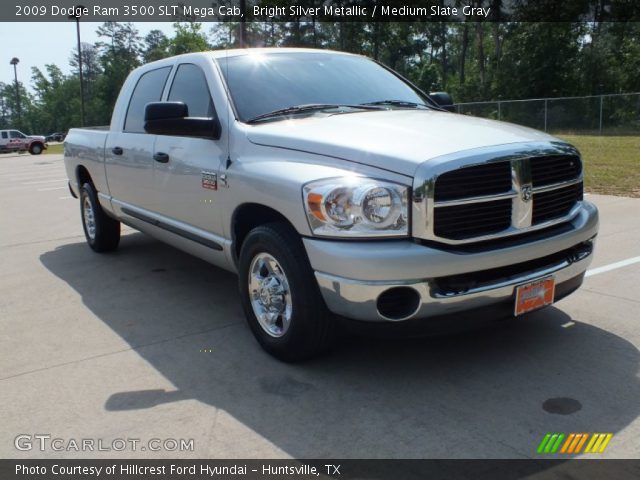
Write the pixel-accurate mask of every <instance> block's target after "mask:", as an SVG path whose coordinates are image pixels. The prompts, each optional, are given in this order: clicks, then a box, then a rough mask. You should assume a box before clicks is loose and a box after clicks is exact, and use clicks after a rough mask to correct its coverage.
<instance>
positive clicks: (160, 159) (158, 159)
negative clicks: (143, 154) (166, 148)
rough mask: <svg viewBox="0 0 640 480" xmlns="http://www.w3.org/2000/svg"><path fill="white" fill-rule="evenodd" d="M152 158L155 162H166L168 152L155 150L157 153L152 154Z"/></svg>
mask: <svg viewBox="0 0 640 480" xmlns="http://www.w3.org/2000/svg"><path fill="white" fill-rule="evenodd" d="M153 159H154V160H155V161H156V162H160V163H167V162H168V161H169V154H168V153H162V152H157V153H154V154H153Z"/></svg>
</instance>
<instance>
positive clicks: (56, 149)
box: [43, 143, 64, 154]
mask: <svg viewBox="0 0 640 480" xmlns="http://www.w3.org/2000/svg"><path fill="white" fill-rule="evenodd" d="M63 147H64V145H63V144H62V143H57V144H55V145H49V147H47V149H46V150H45V151H44V152H43V153H46V154H50V153H60V154H62V153H64V148H63Z"/></svg>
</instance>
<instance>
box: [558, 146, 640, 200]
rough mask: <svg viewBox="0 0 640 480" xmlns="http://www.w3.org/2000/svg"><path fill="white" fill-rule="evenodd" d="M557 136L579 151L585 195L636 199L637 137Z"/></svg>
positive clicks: (639, 183)
mask: <svg viewBox="0 0 640 480" xmlns="http://www.w3.org/2000/svg"><path fill="white" fill-rule="evenodd" d="M557 136H558V137H560V138H562V139H563V140H566V141H567V142H569V143H571V144H572V145H574V146H575V147H576V148H577V149H578V150H580V153H581V154H582V160H583V162H584V180H585V190H586V191H588V192H593V193H605V194H609V195H622V196H626V197H640V136H637V137H631V136H629V137H607V136H591V135H562V134H560V135H557Z"/></svg>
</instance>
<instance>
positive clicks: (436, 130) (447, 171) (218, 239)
mask: <svg viewBox="0 0 640 480" xmlns="http://www.w3.org/2000/svg"><path fill="white" fill-rule="evenodd" d="M443 100H446V95H439V96H438V95H436V96H433V97H429V96H428V95H426V94H425V93H423V92H421V91H420V90H419V89H417V88H416V87H415V86H413V85H412V84H410V83H409V82H408V81H406V80H405V79H403V78H402V77H400V76H399V75H397V74H396V73H394V72H393V71H391V70H389V69H387V68H386V67H384V66H382V65H380V64H378V63H376V62H374V61H372V60H369V59H367V58H364V57H361V56H357V55H351V54H345V53H339V52H329V51H318V50H302V49H260V50H229V51H220V52H206V53H197V54H187V55H182V56H178V57H173V58H168V59H165V60H160V61H157V62H153V63H150V64H148V65H144V66H142V67H140V68H138V69H136V70H135V71H133V72H132V73H131V74H130V75H129V77H128V79H127V80H126V82H125V84H124V86H123V87H122V91H121V92H120V96H119V97H118V101H117V103H116V105H115V109H114V112H113V117H112V120H111V126H110V128H109V129H103V130H101V129H73V130H71V131H70V133H69V136H68V137H67V139H66V142H65V165H66V170H67V174H68V177H69V183H70V188H71V190H72V193H73V194H74V195H75V196H77V197H79V198H80V209H81V218H82V222H83V226H84V231H85V234H86V238H87V242H88V243H89V245H90V246H91V248H93V250H95V251H97V252H104V251H109V250H114V249H115V248H116V247H117V246H118V241H119V237H120V222H122V223H125V224H127V225H130V226H132V227H134V228H136V229H138V230H141V231H143V232H146V233H148V234H150V235H152V236H154V237H156V238H158V239H160V240H163V241H165V242H167V243H169V244H171V245H174V246H176V247H178V248H180V249H182V250H185V251H187V252H190V253H192V254H194V255H197V256H198V257H201V258H203V259H205V260H207V261H209V262H211V263H213V264H215V265H217V266H219V267H222V268H224V269H227V270H230V271H233V272H236V273H237V274H238V277H239V288H240V293H241V299H242V300H241V301H242V305H243V308H244V311H245V313H246V316H247V320H248V323H249V326H250V327H251V330H252V331H253V333H254V335H255V336H256V338H257V340H258V341H259V343H260V344H261V345H262V346H263V347H264V348H265V349H266V350H267V351H268V352H270V353H271V354H273V355H275V356H276V357H278V358H281V359H284V360H298V359H302V358H305V357H309V356H311V355H314V354H317V353H318V352H320V351H322V350H323V349H324V348H326V347H327V346H328V344H329V343H330V340H331V338H332V336H333V333H334V331H335V329H336V321H337V320H336V319H337V318H339V317H343V318H344V317H346V318H349V319H355V320H361V321H370V322H386V323H392V322H396V323H403V324H405V325H406V324H407V322H409V323H410V324H411V323H420V324H430V323H431V322H435V321H436V320H438V321H441V320H445V321H446V322H447V323H449V324H455V322H456V321H457V318H458V317H459V316H460V315H461V314H462V313H464V312H469V311H473V312H477V315H479V316H481V315H484V314H485V313H484V312H485V311H488V310H489V309H490V310H491V312H492V314H502V313H506V314H507V315H520V314H523V313H527V312H528V311H531V310H534V309H537V308H540V307H543V306H546V305H549V304H551V303H553V302H554V301H557V300H558V299H560V298H562V297H564V296H566V295H568V294H569V293H571V292H572V291H574V290H575V289H576V288H578V287H579V286H580V284H581V283H582V280H583V277H584V273H585V270H586V269H587V267H588V265H589V263H590V262H591V258H592V251H593V243H594V238H595V236H596V233H597V229H598V213H597V210H596V208H595V207H594V206H593V205H592V204H591V203H589V202H587V201H585V200H584V199H583V194H582V190H583V186H582V179H583V174H582V163H581V159H580V155H579V153H578V151H577V150H576V149H575V148H573V147H572V146H571V145H568V144H567V143H565V142H563V141H561V140H559V139H557V138H554V137H552V136H549V135H547V134H544V133H541V132H538V131H535V130H531V129H528V128H523V127H519V126H515V125H510V124H507V123H500V122H495V121H490V120H484V119H479V118H472V117H468V116H462V115H457V114H453V113H449V112H447V111H445V109H443V108H441V107H439V106H438V102H439V103H445V102H443ZM338 316H339V317H338Z"/></svg>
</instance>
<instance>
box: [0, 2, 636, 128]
mask: <svg viewBox="0 0 640 480" xmlns="http://www.w3.org/2000/svg"><path fill="white" fill-rule="evenodd" d="M472 3H474V4H483V3H495V1H491V2H483V1H482V0H479V1H475V2H472ZM515 18H517V17H515ZM603 19H604V20H602V21H600V20H598V17H597V16H596V17H594V18H593V19H592V20H593V21H589V22H585V21H581V22H547V23H543V22H518V21H501V22H439V23H436V22H415V23H410V22H402V23H382V22H369V23H367V22H357V23H349V22H339V23H338V22H335V23H334V22H314V21H306V20H303V19H297V21H295V19H294V21H290V22H277V21H268V22H248V23H245V24H241V23H239V22H223V23H214V24H211V26H210V27H207V26H206V24H202V23H198V22H195V21H182V22H176V23H174V24H173V32H172V34H171V35H170V36H167V35H165V34H164V33H163V32H162V31H160V30H152V31H151V32H149V33H148V34H147V35H145V36H144V37H143V36H141V35H140V33H139V31H138V30H137V28H136V27H135V25H134V24H131V23H119V22H106V23H104V24H103V25H102V26H100V27H99V28H98V30H97V34H98V37H99V39H100V40H99V41H98V42H96V43H95V44H89V43H83V44H82V45H81V55H82V66H83V82H84V83H83V87H84V92H85V111H86V114H85V123H86V124H87V125H106V124H108V123H109V120H110V117H111V111H112V109H113V106H114V104H115V101H116V98H117V96H118V93H119V91H120V87H121V86H122V84H123V82H124V80H125V78H126V77H127V75H128V74H129V72H130V71H131V70H133V69H134V68H136V67H137V66H139V65H142V64H144V63H147V62H150V61H154V60H158V59H161V58H165V57H168V56H172V55H178V54H181V53H187V52H198V51H205V50H209V49H223V48H234V47H238V46H239V45H240V36H241V34H242V35H244V38H245V45H247V46H252V47H288V46H294V47H310V48H323V49H324V48H330V49H335V50H341V51H347V52H353V53H359V54H363V55H367V56H369V57H372V58H374V59H376V60H378V61H380V62H382V63H384V64H385V65H387V66H389V67H391V68H392V69H394V70H396V71H398V72H399V73H400V74H402V75H403V76H405V77H407V78H408V79H409V80H411V81H412V82H414V83H415V84H417V85H418V86H419V87H420V88H422V89H423V90H425V91H440V90H445V91H448V92H450V93H451V94H452V95H453V97H454V99H455V100H456V101H457V102H469V101H482V100H497V99H524V98H541V97H557V96H579V95H596V94H601V93H623V92H638V91H640V75H639V74H638V73H639V72H640V23H638V22H611V21H606V18H605V17H603ZM241 32H242V33H241ZM69 64H70V67H71V72H70V73H69V74H65V73H64V72H63V71H62V69H61V68H60V67H59V66H57V65H55V64H47V65H45V66H44V68H43V69H40V68H37V67H34V68H33V69H32V72H31V79H30V82H29V84H30V87H31V88H30V89H27V88H26V86H25V85H24V84H23V83H22V82H20V83H19V84H18V88H17V90H18V93H19V98H20V112H18V108H17V103H16V85H15V84H14V83H13V82H11V83H6V84H4V83H0V128H9V127H11V128H19V129H21V130H23V131H25V132H27V133H40V134H46V133H50V132H54V131H66V130H68V129H69V128H71V127H74V126H79V125H80V123H81V119H80V80H79V68H78V66H79V56H78V51H77V49H74V50H73V51H72V52H71V53H70V58H69ZM18 113H20V115H18Z"/></svg>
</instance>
